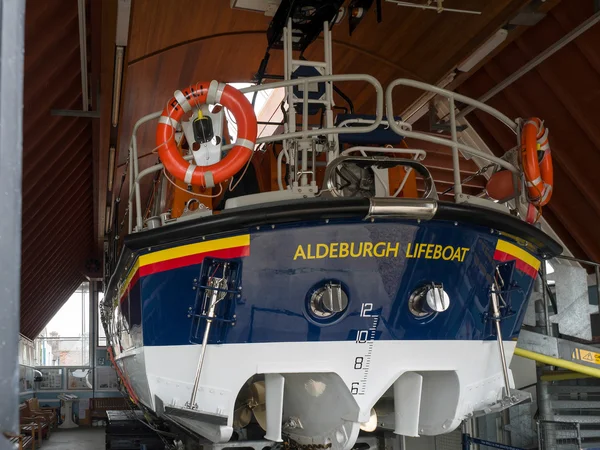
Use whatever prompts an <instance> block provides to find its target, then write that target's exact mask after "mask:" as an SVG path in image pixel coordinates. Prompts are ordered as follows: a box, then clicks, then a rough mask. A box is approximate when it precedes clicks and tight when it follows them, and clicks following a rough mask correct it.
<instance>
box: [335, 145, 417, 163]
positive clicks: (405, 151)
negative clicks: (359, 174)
mask: <svg viewBox="0 0 600 450" xmlns="http://www.w3.org/2000/svg"><path fill="white" fill-rule="evenodd" d="M352 152H360V153H361V154H362V156H367V155H366V153H370V152H376V153H380V152H385V153H398V154H404V155H413V156H414V159H415V161H422V160H424V159H425V157H426V156H427V152H426V151H425V150H418V149H411V148H381V147H367V146H361V145H357V146H355V147H350V148H348V149H346V150H344V151H343V152H342V153H340V155H349V154H350V153H352Z"/></svg>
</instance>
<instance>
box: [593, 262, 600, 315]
mask: <svg viewBox="0 0 600 450" xmlns="http://www.w3.org/2000/svg"><path fill="white" fill-rule="evenodd" d="M594 275H595V276H596V300H598V308H599V309H600V267H598V266H596V267H594Z"/></svg>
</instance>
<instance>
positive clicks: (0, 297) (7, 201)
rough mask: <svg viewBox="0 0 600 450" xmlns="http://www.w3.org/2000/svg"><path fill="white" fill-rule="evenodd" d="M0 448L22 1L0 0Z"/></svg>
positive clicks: (18, 162)
mask: <svg viewBox="0 0 600 450" xmlns="http://www.w3.org/2000/svg"><path fill="white" fill-rule="evenodd" d="M0 8H1V9H0V211H2V216H1V217H0V450H4V449H6V450H8V449H9V448H10V449H12V445H11V444H9V442H8V441H7V440H6V439H4V438H3V437H2V433H1V432H3V431H9V432H15V431H17V428H18V427H17V425H18V402H19V388H18V379H19V378H18V344H19V292H20V270H21V174H22V169H21V166H22V160H23V128H22V120H23V51H24V42H23V39H24V27H25V1H24V0H1V2H0Z"/></svg>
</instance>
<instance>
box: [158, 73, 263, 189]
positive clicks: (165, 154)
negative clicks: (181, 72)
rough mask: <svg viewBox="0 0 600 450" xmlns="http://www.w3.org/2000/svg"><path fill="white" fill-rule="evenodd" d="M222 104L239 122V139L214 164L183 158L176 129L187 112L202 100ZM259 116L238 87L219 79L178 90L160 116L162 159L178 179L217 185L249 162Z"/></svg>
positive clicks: (197, 184)
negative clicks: (202, 164)
mask: <svg viewBox="0 0 600 450" xmlns="http://www.w3.org/2000/svg"><path fill="white" fill-rule="evenodd" d="M217 103H219V104H221V105H223V106H224V107H225V108H227V109H229V110H230V111H231V113H232V114H233V116H234V117H235V120H236V122H237V139H236V141H235V145H234V147H233V148H232V149H231V150H230V151H229V153H228V154H227V156H226V157H225V158H223V159H222V160H220V161H219V162H217V163H215V164H212V165H210V166H196V165H195V164H193V163H190V162H188V161H186V160H185V159H183V157H182V156H181V154H180V153H179V151H178V149H177V144H176V142H175V129H176V128H177V126H178V124H179V121H180V120H181V118H182V117H183V115H184V114H185V113H188V112H190V111H191V110H192V108H193V107H195V106H199V105H202V104H217ZM256 133H257V125H256V116H255V114H254V110H253V108H252V105H251V104H250V102H249V101H248V99H247V98H246V97H245V96H244V94H242V93H241V92H240V91H238V90H237V89H235V88H233V87H231V86H229V85H226V84H224V83H219V82H217V81H215V80H213V81H211V82H210V83H209V82H200V83H197V84H195V85H192V86H189V87H187V88H185V89H184V90H183V91H175V94H174V97H173V98H172V99H171V100H170V101H169V103H168V105H167V106H166V107H165V109H164V110H163V113H162V115H161V116H160V118H159V123H158V127H157V129H156V145H157V148H158V155H159V156H160V160H161V161H162V163H163V164H164V165H165V168H166V169H167V170H168V171H169V172H170V173H171V174H172V175H173V176H174V177H175V178H177V179H179V180H181V181H183V182H185V183H187V184H191V185H193V186H200V187H208V188H211V187H214V186H216V185H217V184H219V183H221V182H223V181H225V180H227V179H228V178H231V177H232V176H233V175H235V174H236V173H237V172H238V171H239V170H240V169H241V168H242V167H244V164H246V163H247V162H248V160H249V159H250V156H252V152H253V150H254V144H255V142H256Z"/></svg>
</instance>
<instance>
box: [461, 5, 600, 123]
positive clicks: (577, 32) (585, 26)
mask: <svg viewBox="0 0 600 450" xmlns="http://www.w3.org/2000/svg"><path fill="white" fill-rule="evenodd" d="M598 22H600V12H597V13H595V14H594V15H593V16H591V17H590V18H589V19H587V20H586V21H584V22H582V23H581V24H579V26H577V27H576V28H574V29H573V30H571V31H570V32H569V33H567V34H566V35H564V36H563V37H562V38H560V39H559V40H558V41H556V42H555V43H554V44H552V45H551V46H550V47H548V48H547V49H546V50H544V51H543V52H542V53H540V54H539V55H537V56H536V57H535V58H533V59H531V60H530V61H529V62H528V63H527V64H525V65H524V66H523V67H521V68H520V69H519V70H517V71H515V72H514V73H513V74H512V75H511V76H509V77H508V78H506V79H505V80H504V81H502V82H500V83H498V84H497V85H496V86H495V87H493V88H492V89H490V90H489V91H488V92H486V93H485V94H483V95H482V96H481V97H479V99H478V101H480V102H487V101H488V100H489V99H490V98H492V97H494V96H495V95H496V94H498V93H499V92H501V91H503V90H504V89H506V88H507V87H508V86H510V85H511V84H513V83H514V82H515V81H517V80H518V79H519V78H521V77H522V76H523V75H525V74H526V73H528V72H530V71H531V70H532V69H535V68H536V67H537V66H539V65H540V64H541V63H543V62H544V61H546V60H547V59H548V58H549V57H550V56H552V55H554V54H555V53H556V52H557V51H559V50H560V49H561V48H563V47H564V46H565V45H567V44H569V43H570V42H572V41H573V40H575V39H577V38H578V37H579V36H581V35H582V34H583V33H585V32H586V31H587V30H589V29H590V28H591V27H593V26H594V25H596V24H597V23H598ZM474 109H475V108H474V107H473V106H469V107H468V108H465V109H464V110H462V111H460V113H459V114H458V117H459V118H462V117H465V116H466V115H467V114H469V113H470V112H472V111H473V110H474Z"/></svg>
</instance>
